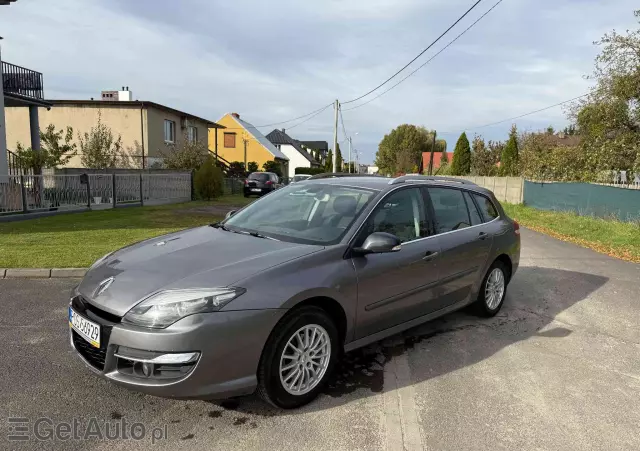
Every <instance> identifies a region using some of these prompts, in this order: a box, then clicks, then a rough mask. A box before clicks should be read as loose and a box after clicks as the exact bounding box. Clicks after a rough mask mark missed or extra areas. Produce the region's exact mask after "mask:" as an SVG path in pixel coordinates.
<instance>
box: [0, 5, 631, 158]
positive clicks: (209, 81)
mask: <svg viewBox="0 0 640 451" xmlns="http://www.w3.org/2000/svg"><path fill="white" fill-rule="evenodd" d="M496 1H497V0H483V1H482V2H481V3H480V4H479V5H478V7H477V8H476V9H475V10H474V11H473V12H472V13H471V14H470V15H469V16H468V17H467V18H466V19H465V20H464V21H463V22H461V23H460V25H459V26H458V27H456V28H455V29H454V30H453V31H452V32H451V33H450V34H449V35H447V36H445V38H443V40H442V41H441V42H440V44H438V45H436V46H435V47H434V48H433V50H432V51H429V52H427V53H426V54H425V55H424V56H423V57H421V58H420V59H419V60H418V61H416V63H414V65H412V66H411V67H412V68H415V67H417V66H418V65H420V64H422V63H423V62H424V61H426V60H427V59H428V58H429V57H430V56H431V55H433V54H434V53H435V52H437V51H438V50H439V49H440V48H442V47H443V46H444V45H446V44H447V43H448V42H449V41H450V40H451V39H453V38H454V37H455V36H456V35H457V34H458V33H459V32H461V31H462V30H464V28H466V27H467V26H468V25H469V24H471V23H472V22H473V21H474V20H475V19H476V18H478V17H479V16H480V15H481V14H482V13H484V12H485V11H486V10H488V9H489V8H490V7H491V6H493V5H494V3H495V2H496ZM473 3H474V2H473V1H472V0H317V1H315V2H310V1H301V0H270V1H265V0H262V1H260V0H251V1H249V0H235V1H226V2H222V1H217V0H179V1H178V0H135V1H133V0H91V1H88V0H56V1H55V2H53V1H51V0H18V2H16V3H15V4H13V5H12V6H0V36H3V37H4V38H5V39H4V41H2V56H3V59H4V60H6V61H9V62H12V63H14V64H18V65H22V66H25V67H28V68H31V69H34V70H38V71H41V72H43V73H44V77H45V90H46V92H45V94H46V96H47V97H48V98H52V99H88V98H90V97H96V98H98V97H99V96H100V91H101V90H103V89H118V88H119V87H121V86H124V85H127V86H129V87H130V88H131V90H132V91H133V94H134V98H135V99H140V100H150V101H155V102H158V103H163V104H166V105H169V106H172V107H174V108H178V109H183V110H185V111H187V112H190V113H192V114H197V115H201V116H203V117H206V118H208V119H212V120H217V119H219V118H220V117H221V116H222V115H223V114H224V113H226V112H232V111H233V112H238V113H240V115H241V116H242V118H243V119H246V120H248V121H249V122H251V123H253V124H254V125H262V124H270V123H274V122H279V121H286V120H288V119H291V118H294V117H297V116H301V115H303V114H306V113H308V112H311V111H313V110H316V109H318V108H320V107H322V106H323V105H327V104H329V103H330V102H332V101H333V100H334V99H336V98H337V99H339V100H340V101H342V102H346V101H348V100H350V99H353V98H355V97H358V96H360V95H361V94H363V93H365V92H367V91H368V90H370V89H371V88H373V87H375V86H376V85H378V84H379V83H380V82H382V81H383V80H384V79H386V78H387V77H389V76H390V75H392V74H393V73H394V72H395V71H396V70H398V69H399V68H400V67H402V66H403V65H404V64H406V63H407V62H408V61H409V60H411V59H412V58H413V57H414V56H415V55H416V54H417V53H419V52H420V51H421V50H422V49H423V48H425V47H426V46H427V45H428V44H429V43H430V42H431V41H432V40H433V39H435V38H436V37H437V36H438V35H439V34H440V33H442V32H443V31H444V30H445V29H446V28H447V27H448V26H449V25H450V24H451V23H453V22H454V21H455V20H456V19H457V18H458V17H459V16H460V15H461V14H462V13H463V12H464V11H465V10H466V9H467V8H468V7H469V6H471V4H473ZM635 3H637V2H636V1H632V0H606V1H604V0H503V1H502V3H501V4H500V5H498V6H497V7H496V8H495V10H493V11H492V12H491V13H490V14H489V15H487V16H486V17H485V18H484V19H483V20H481V21H480V22H479V23H478V24H477V25H476V26H475V27H474V28H473V29H471V30H470V31H469V32H468V33H467V34H466V35H464V36H463V37H462V38H460V39H459V40H458V41H457V42H456V43H455V44H453V45H452V46H451V47H449V48H448V49H447V50H446V51H444V52H443V53H442V54H441V55H440V56H438V57H437V58H435V59H434V60H433V61H432V62H431V63H429V64H427V65H426V66H425V67H424V68H422V69H421V70H420V71H418V72H417V73H416V74H415V75H413V76H412V77H410V78H408V79H407V80H406V81H405V82H404V83H402V84H400V85H399V86H398V87H397V88H395V89H393V90H391V91H390V92H389V93H387V94H385V95H383V96H381V97H380V98H378V99H376V100H374V101H372V102H370V103H368V104H367V105H365V106H362V107H361V108H357V109H354V110H353V111H347V108H349V107H352V106H356V105H358V104H360V103H362V102H365V101H367V100H368V98H365V99H363V100H362V101H359V102H354V103H351V104H348V105H346V104H345V105H344V107H343V110H344V123H345V128H346V129H347V133H349V134H350V135H353V136H354V140H353V142H354V147H355V148H357V149H358V150H360V151H361V152H362V154H363V156H362V157H361V162H366V163H368V162H371V161H372V160H373V158H374V155H375V152H376V149H377V145H378V143H379V141H380V139H382V137H383V136H384V134H385V133H388V132H389V131H390V130H391V129H392V128H394V127H395V126H397V125H399V124H402V123H412V124H416V125H424V126H426V127H428V128H435V129H437V130H438V131H439V133H440V135H441V136H442V137H444V138H446V139H447V141H448V144H449V148H450V149H453V146H454V145H455V140H456V139H457V137H458V135H459V134H460V132H461V131H463V130H466V131H467V133H468V134H469V135H470V138H471V136H473V134H474V133H481V134H482V135H483V136H485V137H486V138H488V139H504V138H505V136H506V133H507V131H508V129H509V126H510V123H509V122H505V123H503V124H500V125H497V126H492V127H484V128H477V127H478V126H481V125H484V124H488V123H491V122H495V121H499V120H502V119H506V118H509V117H513V116H517V115H520V114H523V113H526V112H529V111H533V110H536V109H539V108H544V107H546V106H548V105H552V104H555V103H557V102H561V101H563V100H567V99H569V98H572V97H575V96H578V95H580V94H583V93H585V92H586V91H587V89H588V87H589V82H588V81H586V80H584V79H583V75H585V74H587V73H590V72H591V69H592V65H593V58H594V56H595V55H596V53H597V48H596V47H594V46H593V44H592V41H594V40H596V39H598V38H599V37H600V36H602V34H603V33H605V32H607V31H609V30H611V29H613V28H616V29H618V30H625V29H627V28H631V27H637V23H636V22H635V21H634V18H633V14H632V11H633V9H634V6H635V7H637V5H636V4H635ZM410 70H411V69H410ZM410 70H409V71H410ZM390 85H391V84H390ZM390 85H388V86H390ZM372 96H373V95H372ZM299 122H300V121H293V122H288V123H285V124H282V125H279V126H278V128H285V129H287V133H289V134H290V135H291V136H292V137H294V138H297V139H308V140H312V139H313V140H326V141H329V142H331V141H332V139H333V131H332V130H333V129H332V127H333V126H332V122H333V111H332V109H331V108H328V109H326V110H325V111H323V112H322V113H320V114H318V115H317V116H316V117H313V118H312V119H311V120H309V121H307V122H305V123H303V124H300V125H299V126H296V127H295V128H292V127H293V126H295V125H296V124H298V123H299ZM516 122H517V124H518V126H519V127H522V128H532V129H537V128H541V127H546V126H547V125H549V124H552V125H554V126H556V128H557V127H563V126H564V125H566V120H565V117H564V114H563V111H562V108H554V109H551V110H548V111H545V112H543V113H539V114H536V115H533V116H529V117H527V118H524V119H520V120H518V121H516ZM272 128H273V127H267V128H263V129H262V131H263V132H265V133H268V132H269V131H270V130H271V129H272ZM356 132H357V133H358V135H355V133H356ZM339 136H340V138H339V139H340V140H342V139H343V137H342V133H340V135H339ZM343 149H346V146H345V147H343Z"/></svg>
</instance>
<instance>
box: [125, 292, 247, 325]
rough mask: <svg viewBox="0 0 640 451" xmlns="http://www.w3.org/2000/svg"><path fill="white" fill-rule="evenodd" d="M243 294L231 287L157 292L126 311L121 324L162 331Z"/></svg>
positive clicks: (215, 308) (218, 308)
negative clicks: (185, 318)
mask: <svg viewBox="0 0 640 451" xmlns="http://www.w3.org/2000/svg"><path fill="white" fill-rule="evenodd" d="M245 291H246V290H245V289H244V288H235V287H229V288H202V289H200V288H194V289H185V290H166V291H160V292H158V293H156V294H154V295H152V296H150V297H148V298H147V299H145V300H144V301H142V302H141V303H139V304H138V305H136V306H135V307H133V308H132V309H131V310H129V311H128V312H127V314H126V315H124V318H122V321H123V322H125V323H129V324H135V325H136V326H144V327H152V328H155V329H164V328H165V327H167V326H169V325H171V324H173V323H175V322H176V321H178V320H179V319H181V318H184V317H185V316H189V315H193V314H194V313H206V312H216V311H218V310H220V309H221V308H222V307H224V306H225V305H227V304H228V303H229V302H231V301H232V300H233V299H235V298H237V297H238V296H240V295H241V294H243V293H244V292H245Z"/></svg>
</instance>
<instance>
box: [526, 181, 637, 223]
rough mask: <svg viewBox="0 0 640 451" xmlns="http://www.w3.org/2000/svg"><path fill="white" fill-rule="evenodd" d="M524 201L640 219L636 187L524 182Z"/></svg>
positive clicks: (540, 206) (547, 207)
mask: <svg viewBox="0 0 640 451" xmlns="http://www.w3.org/2000/svg"><path fill="white" fill-rule="evenodd" d="M524 203H525V204H526V205H529V206H530V207H534V208H538V209H541V210H558V211H574V212H576V213H578V214H580V215H590V216H597V217H600V218H606V217H611V216H612V215H613V216H616V217H617V218H618V219H620V220H622V221H630V220H635V219H640V190H637V189H625V188H615V187H613V186H602V185H594V184H591V183H562V182H530V181H528V180H525V182H524Z"/></svg>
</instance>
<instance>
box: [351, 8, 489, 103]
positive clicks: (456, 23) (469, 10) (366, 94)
mask: <svg viewBox="0 0 640 451" xmlns="http://www.w3.org/2000/svg"><path fill="white" fill-rule="evenodd" d="M481 1H482V0H477V1H476V2H475V3H474V4H473V5H472V6H471V8H469V9H468V10H467V11H466V12H465V13H464V14H463V15H462V16H460V17H459V18H458V20H456V21H455V22H454V23H453V24H452V25H451V26H450V27H449V28H447V29H446V30H445V32H444V33H442V34H441V35H440V36H438V38H437V39H436V40H435V41H433V42H432V43H431V44H429V46H428V47H427V48H425V49H424V50H423V51H422V52H420V53H418V55H417V56H416V57H415V58H413V59H412V60H411V61H409V62H408V63H407V64H405V65H404V66H403V67H402V68H401V69H400V70H399V71H397V72H396V73H395V74H393V75H392V76H391V77H389V78H387V79H386V80H385V81H383V82H382V83H380V84H379V85H378V86H376V87H375V88H373V89H372V90H371V91H369V92H367V93H365V94H362V95H361V96H360V97H356V98H355V99H351V100H348V101H346V102H342V103H343V104H345V105H346V104H347V103H352V102H355V101H356V100H360V99H362V98H363V97H366V96H368V95H369V94H371V93H372V92H374V91H376V90H378V89H379V88H381V87H382V86H384V85H386V84H387V83H388V82H389V81H391V79H393V78H394V77H395V76H396V75H398V74H399V73H400V72H402V71H403V70H405V69H406V68H407V67H409V66H410V65H411V64H412V63H413V62H414V61H415V60H417V59H418V58H420V57H421V56H422V55H424V53H425V52H426V51H427V50H429V49H430V48H431V47H433V46H434V45H435V44H436V43H437V42H438V41H439V40H440V39H442V37H443V36H444V35H445V34H447V33H448V32H449V31H451V29H452V28H453V27H455V26H456V25H458V23H459V22H460V21H461V20H462V19H464V18H465V17H466V16H467V14H469V13H470V12H471V11H472V10H473V9H474V8H475V7H476V6H478V4H480V2H481Z"/></svg>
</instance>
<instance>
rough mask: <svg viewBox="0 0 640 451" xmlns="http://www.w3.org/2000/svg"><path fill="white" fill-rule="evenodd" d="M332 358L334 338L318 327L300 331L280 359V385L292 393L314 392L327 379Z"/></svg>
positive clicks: (311, 325)
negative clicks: (326, 374) (324, 378)
mask: <svg viewBox="0 0 640 451" xmlns="http://www.w3.org/2000/svg"><path fill="white" fill-rule="evenodd" d="M330 359H331V339H330V338H329V334H328V333H327V331H326V330H325V329H324V328H323V327H322V326H319V325H317V324H308V325H306V326H303V327H301V328H300V329H298V330H297V331H296V332H295V333H294V334H293V335H292V336H291V338H289V341H287V344H286V345H285V347H284V350H283V351H282V356H281V357H280V369H279V372H280V382H281V384H282V387H283V388H284V389H285V390H286V391H287V392H288V393H290V394H292V395H296V396H300V395H304V394H306V393H309V392H310V391H311V390H313V389H314V388H315V387H316V386H317V385H318V384H319V383H320V381H321V380H322V378H323V377H324V375H325V373H326V371H327V367H328V366H329V361H330Z"/></svg>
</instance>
